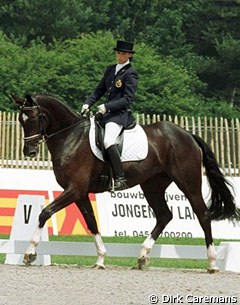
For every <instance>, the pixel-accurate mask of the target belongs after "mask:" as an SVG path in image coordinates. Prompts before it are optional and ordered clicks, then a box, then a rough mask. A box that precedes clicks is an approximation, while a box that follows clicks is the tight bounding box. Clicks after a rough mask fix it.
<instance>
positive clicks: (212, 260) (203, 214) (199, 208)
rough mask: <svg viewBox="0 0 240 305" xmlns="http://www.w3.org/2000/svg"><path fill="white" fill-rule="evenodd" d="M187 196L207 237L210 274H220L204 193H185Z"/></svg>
mask: <svg viewBox="0 0 240 305" xmlns="http://www.w3.org/2000/svg"><path fill="white" fill-rule="evenodd" d="M185 195H186V196H187V198H188V200H189V202H190V204H191V206H192V209H193V211H194V213H195V214H196V215H197V218H198V221H199V223H200V225H201V227H202V229H203V232H204V235H205V242H206V246H207V257H208V272H209V273H214V272H218V271H219V269H218V267H217V265H216V259H217V253H216V250H215V247H214V243H213V238H212V229H211V219H210V215H209V212H208V209H207V207H206V205H205V202H204V200H203V197H202V193H201V192H199V193H198V194H195V195H194V194H193V193H191V194H187V193H186V192H185Z"/></svg>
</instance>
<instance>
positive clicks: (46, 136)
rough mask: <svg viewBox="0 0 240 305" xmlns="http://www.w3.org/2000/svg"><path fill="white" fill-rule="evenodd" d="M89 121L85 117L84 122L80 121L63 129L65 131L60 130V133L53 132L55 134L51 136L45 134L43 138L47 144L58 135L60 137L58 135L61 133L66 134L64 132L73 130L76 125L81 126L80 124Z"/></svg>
mask: <svg viewBox="0 0 240 305" xmlns="http://www.w3.org/2000/svg"><path fill="white" fill-rule="evenodd" d="M87 119H88V118H86V117H83V118H82V120H81V119H80V120H78V121H77V122H75V123H73V124H71V125H69V126H67V127H65V128H63V129H60V130H58V131H56V132H53V133H51V134H49V135H48V134H47V133H46V132H44V135H43V138H44V140H45V142H47V140H49V139H51V138H53V137H55V136H56V135H58V134H60V133H62V132H64V131H66V130H68V129H71V128H72V127H74V126H76V125H78V124H80V123H83V122H86V120H87ZM89 125H90V123H89Z"/></svg>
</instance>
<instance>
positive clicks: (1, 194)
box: [0, 189, 48, 199]
mask: <svg viewBox="0 0 240 305" xmlns="http://www.w3.org/2000/svg"><path fill="white" fill-rule="evenodd" d="M19 194H24V195H44V196H45V198H46V199H48V192H47V191H32V190H1V189H0V198H17V197H18V195H19Z"/></svg>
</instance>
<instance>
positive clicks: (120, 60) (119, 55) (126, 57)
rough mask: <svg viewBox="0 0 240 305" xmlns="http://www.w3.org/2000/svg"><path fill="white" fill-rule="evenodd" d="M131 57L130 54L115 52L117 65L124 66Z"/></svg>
mask: <svg viewBox="0 0 240 305" xmlns="http://www.w3.org/2000/svg"><path fill="white" fill-rule="evenodd" d="M130 57H132V54H131V53H128V52H120V51H116V59H117V63H118V64H124V63H125V62H126V61H128V60H129V58H130Z"/></svg>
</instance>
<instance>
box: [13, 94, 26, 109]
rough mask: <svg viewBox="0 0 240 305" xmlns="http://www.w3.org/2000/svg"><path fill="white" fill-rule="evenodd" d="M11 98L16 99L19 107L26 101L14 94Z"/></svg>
mask: <svg viewBox="0 0 240 305" xmlns="http://www.w3.org/2000/svg"><path fill="white" fill-rule="evenodd" d="M11 97H12V98H13V99H14V101H15V102H16V104H18V105H19V106H22V105H23V103H24V99H22V98H20V97H18V96H16V95H14V94H11Z"/></svg>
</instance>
